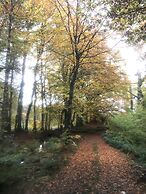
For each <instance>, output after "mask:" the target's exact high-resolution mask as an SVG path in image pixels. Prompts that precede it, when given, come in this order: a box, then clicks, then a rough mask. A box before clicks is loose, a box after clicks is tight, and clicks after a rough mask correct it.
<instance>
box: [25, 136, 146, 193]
mask: <svg viewBox="0 0 146 194" xmlns="http://www.w3.org/2000/svg"><path fill="white" fill-rule="evenodd" d="M138 178H139V172H138V171H137V168H136V167H135V165H134V163H133V162H132V160H131V159H130V158H129V156H127V155H125V154H124V153H122V152H120V151H119V150H117V149H115V148H112V147H111V146H109V145H108V144H107V143H105V141H104V140H103V139H102V138H101V137H100V136H99V135H98V134H92V135H85V136H84V138H83V139H82V141H81V143H80V145H79V148H78V150H77V152H76V153H75V154H74V155H72V156H71V158H70V162H69V164H68V165H67V166H65V167H64V168H63V169H62V170H61V171H60V172H59V173H58V174H56V175H55V176H54V177H53V178H52V179H51V180H50V181H49V182H48V180H47V181H46V180H44V181H42V183H40V184H38V185H36V187H35V188H33V190H31V191H28V192H27V194H38V193H39V194H40V193H41V194H87V193H90V194H120V193H121V194H146V191H144V190H143V189H142V185H140V184H138V183H137V180H138Z"/></svg>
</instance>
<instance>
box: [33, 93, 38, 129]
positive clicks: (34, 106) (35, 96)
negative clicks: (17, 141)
mask: <svg viewBox="0 0 146 194" xmlns="http://www.w3.org/2000/svg"><path fill="white" fill-rule="evenodd" d="M36 101H37V95H36V90H35V95H34V105H33V130H34V131H37V124H36Z"/></svg>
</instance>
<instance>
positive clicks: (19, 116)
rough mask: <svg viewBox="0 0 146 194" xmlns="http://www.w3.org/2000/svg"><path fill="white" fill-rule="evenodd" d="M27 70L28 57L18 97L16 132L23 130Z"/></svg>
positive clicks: (23, 67) (24, 61)
mask: <svg viewBox="0 0 146 194" xmlns="http://www.w3.org/2000/svg"><path fill="white" fill-rule="evenodd" d="M25 68H26V55H24V58H23V64H22V79H21V84H20V92H19V97H18V107H17V119H16V122H17V123H16V125H15V126H16V128H15V130H16V131H21V130H22V113H23V93H24V91H23V90H24V75H25Z"/></svg>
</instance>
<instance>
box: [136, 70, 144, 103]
mask: <svg viewBox="0 0 146 194" xmlns="http://www.w3.org/2000/svg"><path fill="white" fill-rule="evenodd" d="M143 82H144V79H143V78H142V77H141V73H138V83H137V101H138V104H141V103H142V100H143V93H142V84H143Z"/></svg>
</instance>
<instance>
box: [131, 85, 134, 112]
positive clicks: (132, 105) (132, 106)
mask: <svg viewBox="0 0 146 194" xmlns="http://www.w3.org/2000/svg"><path fill="white" fill-rule="evenodd" d="M133 108H134V104H133V95H132V87H131V86H130V109H131V110H132V111H133Z"/></svg>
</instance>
